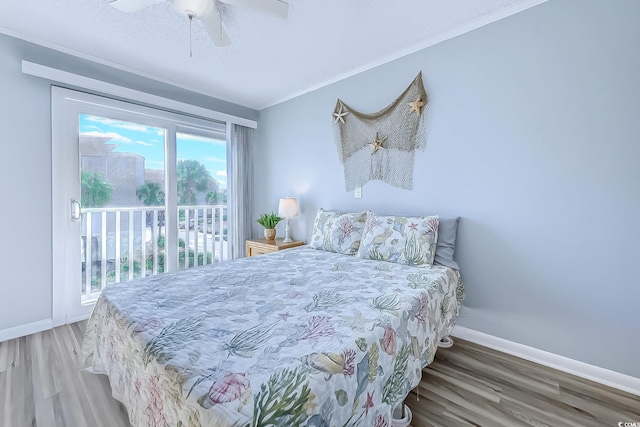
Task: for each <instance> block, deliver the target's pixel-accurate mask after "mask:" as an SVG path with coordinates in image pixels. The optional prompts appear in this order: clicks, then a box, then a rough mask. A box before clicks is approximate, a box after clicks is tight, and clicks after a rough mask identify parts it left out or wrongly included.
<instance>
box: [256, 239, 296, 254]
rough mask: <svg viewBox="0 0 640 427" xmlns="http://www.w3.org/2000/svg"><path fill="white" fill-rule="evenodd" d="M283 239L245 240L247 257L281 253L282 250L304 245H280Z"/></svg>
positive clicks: (293, 243)
mask: <svg viewBox="0 0 640 427" xmlns="http://www.w3.org/2000/svg"><path fill="white" fill-rule="evenodd" d="M283 240H284V239H278V238H276V239H275V240H267V239H251V240H247V256H249V257H251V256H256V255H262V254H268V253H270V252H275V251H281V250H283V249H289V248H295V247H296V246H302V245H304V242H298V241H295V240H294V241H293V242H289V243H282V241H283Z"/></svg>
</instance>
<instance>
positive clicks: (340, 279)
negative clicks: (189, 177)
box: [81, 247, 463, 427]
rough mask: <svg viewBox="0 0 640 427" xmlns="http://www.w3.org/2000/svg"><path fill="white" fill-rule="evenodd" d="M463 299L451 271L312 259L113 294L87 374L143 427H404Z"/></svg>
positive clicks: (93, 336) (207, 273) (255, 264)
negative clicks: (103, 383) (400, 415)
mask: <svg viewBox="0 0 640 427" xmlns="http://www.w3.org/2000/svg"><path fill="white" fill-rule="evenodd" d="M462 293H463V287H462V282H461V280H460V275H459V273H458V272H457V271H455V270H452V269H450V268H448V267H442V266H437V265H436V266H433V267H432V268H416V267H410V266H406V265H400V264H394V263H388V262H381V261H372V260H363V259H360V258H357V257H352V256H347V255H341V254H335V253H329V252H324V251H319V250H314V249H311V248H308V247H300V248H295V249H289V250H286V251H282V252H276V253H272V254H268V255H261V256H259V257H253V258H244V259H240V260H236V261H232V262H227V263H221V264H216V265H213V266H206V267H200V268H196V269H192V270H188V271H183V272H180V273H168V274H163V275H159V276H154V277H148V278H145V279H140V280H137V281H134V282H128V283H119V284H112V285H108V286H107V287H106V288H105V289H104V291H103V292H102V295H101V296H100V298H99V300H98V302H97V303H96V306H95V308H94V311H93V313H92V315H91V318H90V319H89V322H88V324H87V329H86V333H85V339H84V343H83V347H82V355H81V362H82V367H83V368H87V369H89V370H92V371H93V372H96V373H105V374H107V375H108V376H109V378H110V381H111V387H112V389H113V395H114V397H116V398H117V399H119V400H120V401H122V402H123V403H124V404H125V405H126V406H127V408H128V411H129V417H130V420H131V423H132V424H133V425H134V426H135V427H138V426H153V427H156V426H178V427H180V426H183V427H187V426H189V427H198V426H221V427H222V426H309V427H312V426H313V427H321V426H322V427H329V426H331V427H333V426H366V427H369V426H375V427H384V426H390V425H391V420H390V417H391V410H392V407H393V405H394V404H395V403H397V402H399V401H401V400H403V399H404V397H405V396H406V395H407V393H408V392H409V390H411V389H412V388H414V387H415V386H416V385H417V384H418V382H419V380H420V376H421V370H422V368H423V367H424V366H426V365H427V364H428V363H430V362H431V361H432V360H433V357H434V355H435V351H436V348H437V347H436V343H437V341H438V340H439V339H440V338H441V337H443V336H446V335H448V334H449V333H450V331H451V329H452V328H453V325H454V322H455V319H456V317H457V315H458V312H459V309H460V301H461V299H462Z"/></svg>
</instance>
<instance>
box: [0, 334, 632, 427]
mask: <svg viewBox="0 0 640 427" xmlns="http://www.w3.org/2000/svg"><path fill="white" fill-rule="evenodd" d="M84 327H85V322H80V323H75V324H73V325H66V326H61V327H59V328H55V329H53V330H51V331H46V332H41V333H38V334H34V335H30V336H28V337H23V338H19V339H15V340H11V341H6V342H3V343H0V427H29V426H46V427H62V426H65V427H66V426H68V427H94V426H96V427H130V424H129V422H128V418H127V411H126V408H125V407H124V406H123V405H122V404H120V403H119V402H118V401H116V400H115V399H113V398H112V397H111V388H110V386H109V381H108V379H107V378H106V377H105V376H103V375H95V374H90V373H87V372H79V371H77V370H76V362H75V360H76V355H77V354H78V352H79V349H80V344H81V342H82V336H83V333H84ZM418 388H419V395H420V396H419V400H417V395H416V391H415V390H414V391H413V392H412V393H411V394H410V395H409V397H408V398H407V404H408V405H409V406H410V407H411V410H412V412H413V422H412V426H413V427H439V426H487V427H493V426H509V427H512V426H513V427H519V426H527V427H532V426H533V427H544V426H549V427H556V426H575V427H577V426H580V427H583V426H584V427H591V426H594V427H595V426H598V427H600V426H612V427H615V426H617V425H618V423H619V422H621V421H622V422H638V423H640V397H638V396H633V395H631V394H628V393H624V392H621V391H619V390H615V389H611V388H608V387H605V386H602V385H599V384H596V383H592V382H590V381H587V380H583V379H581V378H577V377H574V376H572V375H569V374H565V373H562V372H559V371H555V370H553V369H550V368H546V367H543V366H540V365H536V364H534V363H531V362H527V361H524V360H522V359H518V358H515V357H512V356H509V355H506V354H504V353H499V352H497V351H494V350H490V349H487V348H485V347H481V346H477V345H475V344H471V343H468V342H464V341H462V340H456V344H455V345H454V346H453V347H452V348H450V349H440V350H438V353H437V356H436V360H435V361H434V362H433V363H432V364H431V365H430V366H429V367H427V368H426V369H425V370H424V375H423V380H422V382H421V383H420V385H419V387H418ZM364 427H366V426H364Z"/></svg>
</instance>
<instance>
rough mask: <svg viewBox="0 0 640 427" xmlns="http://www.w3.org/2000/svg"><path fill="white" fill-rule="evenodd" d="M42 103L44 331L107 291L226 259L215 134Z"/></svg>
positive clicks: (113, 107) (128, 113) (173, 117)
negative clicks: (47, 295) (50, 279)
mask: <svg viewBox="0 0 640 427" xmlns="http://www.w3.org/2000/svg"><path fill="white" fill-rule="evenodd" d="M52 95H53V96H52V99H53V126H52V128H53V228H54V229H53V235H54V252H53V256H54V324H62V323H68V322H72V321H75V320H78V319H82V318H85V317H87V316H88V314H89V313H90V311H91V309H92V307H93V304H94V303H95V301H96V300H97V298H98V297H99V295H100V293H101V291H102V289H103V288H104V287H105V286H107V285H108V284H111V283H118V282H125V281H129V280H133V279H137V278H141V277H146V276H151V275H155V274H161V273H163V272H167V271H175V270H178V269H184V268H192V267H195V266H199V265H204V264H211V263H214V262H220V261H223V260H226V259H228V252H229V251H228V248H227V233H228V232H229V230H228V225H227V222H226V215H227V214H226V200H227V193H226V188H227V185H226V184H227V183H226V149H227V141H226V125H225V124H223V123H216V122H211V121H205V120H200V119H194V118H189V117H185V116H181V115H177V114H173V113H168V112H163V111H159V110H154V109H150V108H146V107H141V106H137V105H133V104H128V103H124V102H120V101H114V100H110V99H106V98H102V97H98V96H93V95H87V94H84V93H79V92H74V91H69V90H65V89H59V88H54V89H53V94H52Z"/></svg>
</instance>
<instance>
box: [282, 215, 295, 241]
mask: <svg viewBox="0 0 640 427" xmlns="http://www.w3.org/2000/svg"><path fill="white" fill-rule="evenodd" d="M291 242H293V239H292V238H291V234H289V218H285V219H284V240H283V241H282V243H291Z"/></svg>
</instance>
